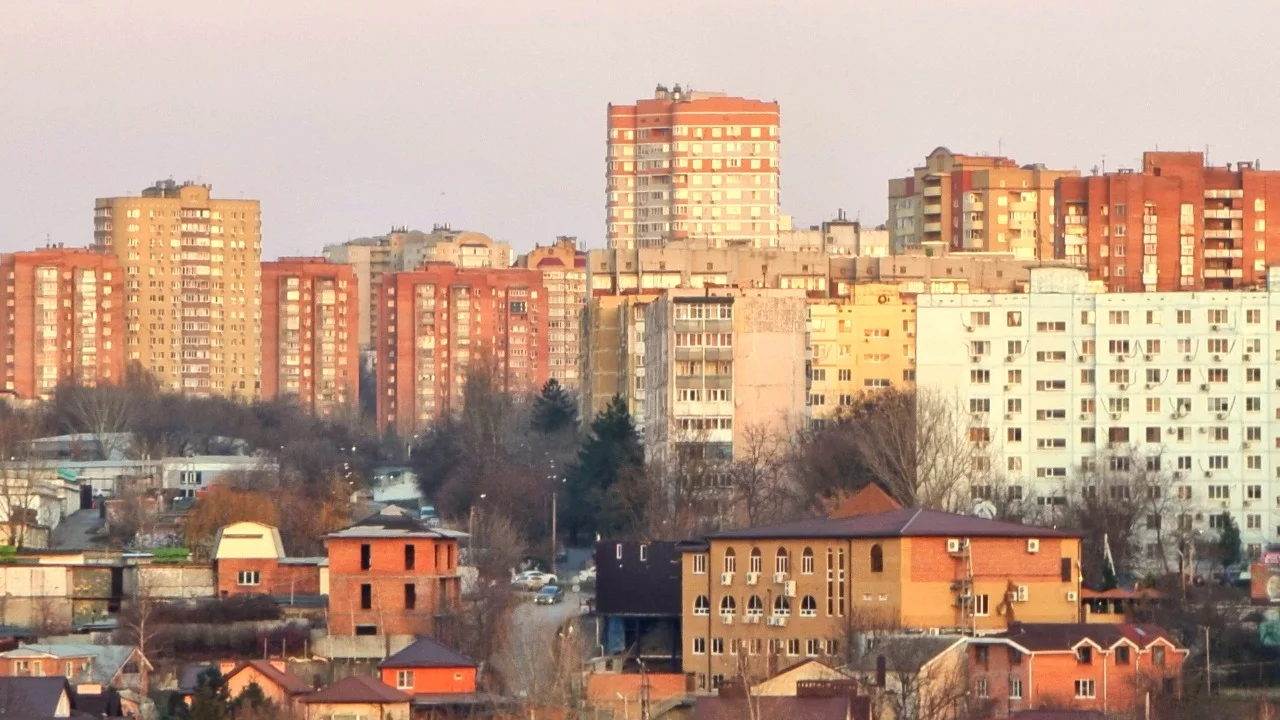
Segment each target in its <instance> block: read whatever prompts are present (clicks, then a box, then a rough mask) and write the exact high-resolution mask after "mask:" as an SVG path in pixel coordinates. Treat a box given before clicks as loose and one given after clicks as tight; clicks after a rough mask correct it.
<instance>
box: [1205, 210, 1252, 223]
mask: <svg viewBox="0 0 1280 720" xmlns="http://www.w3.org/2000/svg"><path fill="white" fill-rule="evenodd" d="M1204 216H1205V217H1206V218H1212V219H1215V220H1239V219H1241V218H1243V217H1244V211H1243V210H1233V209H1231V208H1213V209H1210V208H1205V211H1204Z"/></svg>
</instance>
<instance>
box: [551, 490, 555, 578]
mask: <svg viewBox="0 0 1280 720" xmlns="http://www.w3.org/2000/svg"><path fill="white" fill-rule="evenodd" d="M551 574H552V575H555V574H556V491H555V489H554V488H552V490H551Z"/></svg>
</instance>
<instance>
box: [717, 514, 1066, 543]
mask: <svg viewBox="0 0 1280 720" xmlns="http://www.w3.org/2000/svg"><path fill="white" fill-rule="evenodd" d="M710 537H711V538H712V539H720V540H733V539H744V540H745V539H754V538H776V539H784V538H794V539H803V538H893V537H1006V538H1009V537H1013V538H1023V537H1026V538H1051V537H1079V534H1078V533H1074V532H1068V531H1065V530H1058V529H1056V528H1046V527H1038V526H1035V525H1020V524H1018V523H1011V522H1002V521H999V520H986V519H983V518H979V517H974V516H972V515H957V514H955V513H948V512H941V511H938V510H924V509H903V510H890V511H888V512H881V513H874V514H871V515H857V516H854V517H845V518H813V519H809V520H798V521H795V522H789V523H781V524H778V525H764V526H761V527H754V528H742V529H740V530H728V531H725V532H721V533H716V534H714V535H711V536H710Z"/></svg>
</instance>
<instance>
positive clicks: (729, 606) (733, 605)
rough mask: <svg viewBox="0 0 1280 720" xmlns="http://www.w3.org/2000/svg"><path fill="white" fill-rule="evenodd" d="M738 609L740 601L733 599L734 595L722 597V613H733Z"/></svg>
mask: <svg viewBox="0 0 1280 720" xmlns="http://www.w3.org/2000/svg"><path fill="white" fill-rule="evenodd" d="M737 611H738V601H737V600H734V599H733V596H732V595H725V596H724V597H722V598H720V615H722V616H727V615H732V614H734V613H735V612H737Z"/></svg>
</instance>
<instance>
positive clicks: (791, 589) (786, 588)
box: [782, 580, 796, 597]
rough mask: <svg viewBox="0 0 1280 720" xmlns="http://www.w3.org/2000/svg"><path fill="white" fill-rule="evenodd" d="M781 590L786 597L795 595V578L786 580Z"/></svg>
mask: <svg viewBox="0 0 1280 720" xmlns="http://www.w3.org/2000/svg"><path fill="white" fill-rule="evenodd" d="M782 592H783V594H784V595H786V596H787V597H795V596H796V581H795V580H788V581H787V582H786V584H785V585H783V586H782Z"/></svg>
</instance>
